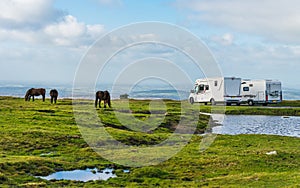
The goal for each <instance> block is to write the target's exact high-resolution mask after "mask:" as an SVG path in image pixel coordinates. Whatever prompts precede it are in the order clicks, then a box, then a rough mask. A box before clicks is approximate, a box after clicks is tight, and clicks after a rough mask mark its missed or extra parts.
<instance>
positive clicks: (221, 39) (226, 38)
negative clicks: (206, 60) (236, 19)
mask: <svg viewBox="0 0 300 188" xmlns="http://www.w3.org/2000/svg"><path fill="white" fill-rule="evenodd" d="M212 40H213V41H215V42H217V43H219V44H221V45H223V46H228V45H232V44H233V42H234V36H233V34H230V33H225V34H223V35H222V36H213V37H212Z"/></svg>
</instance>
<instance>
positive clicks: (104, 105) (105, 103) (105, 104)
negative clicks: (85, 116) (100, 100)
mask: <svg viewBox="0 0 300 188" xmlns="http://www.w3.org/2000/svg"><path fill="white" fill-rule="evenodd" d="M104 108H106V100H104Z"/></svg>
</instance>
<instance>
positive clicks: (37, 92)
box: [25, 88, 46, 101]
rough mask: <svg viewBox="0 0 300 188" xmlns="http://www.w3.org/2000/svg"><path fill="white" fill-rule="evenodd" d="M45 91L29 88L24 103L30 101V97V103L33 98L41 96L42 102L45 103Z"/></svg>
mask: <svg viewBox="0 0 300 188" xmlns="http://www.w3.org/2000/svg"><path fill="white" fill-rule="evenodd" d="M45 94H46V90H45V89H44V88H31V89H29V90H28V91H27V92H26V95H25V101H30V97H32V101H34V96H39V95H42V96H43V101H45Z"/></svg>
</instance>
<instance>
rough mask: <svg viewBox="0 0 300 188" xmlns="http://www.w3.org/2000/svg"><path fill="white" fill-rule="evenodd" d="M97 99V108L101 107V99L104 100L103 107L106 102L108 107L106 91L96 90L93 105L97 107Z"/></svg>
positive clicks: (107, 93)
mask: <svg viewBox="0 0 300 188" xmlns="http://www.w3.org/2000/svg"><path fill="white" fill-rule="evenodd" d="M98 100H99V108H101V100H103V101H104V108H106V104H108V106H109V107H111V105H110V94H109V92H108V91H97V92H96V100H95V107H96V108H97V104H98Z"/></svg>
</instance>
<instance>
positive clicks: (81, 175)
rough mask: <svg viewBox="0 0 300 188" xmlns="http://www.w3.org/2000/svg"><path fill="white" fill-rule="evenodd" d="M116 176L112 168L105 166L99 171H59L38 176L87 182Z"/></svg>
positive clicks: (47, 178) (95, 169) (48, 178)
mask: <svg viewBox="0 0 300 188" xmlns="http://www.w3.org/2000/svg"><path fill="white" fill-rule="evenodd" d="M115 177H117V176H116V175H115V174H114V173H113V169H111V168H106V169H104V170H103V171H101V172H99V170H98V169H97V168H94V169H89V168H88V169H86V170H72V171H60V172H55V173H53V174H50V175H49V176H39V178H42V179H46V180H76V181H83V182H87V181H90V180H108V179H109V178H115Z"/></svg>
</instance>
